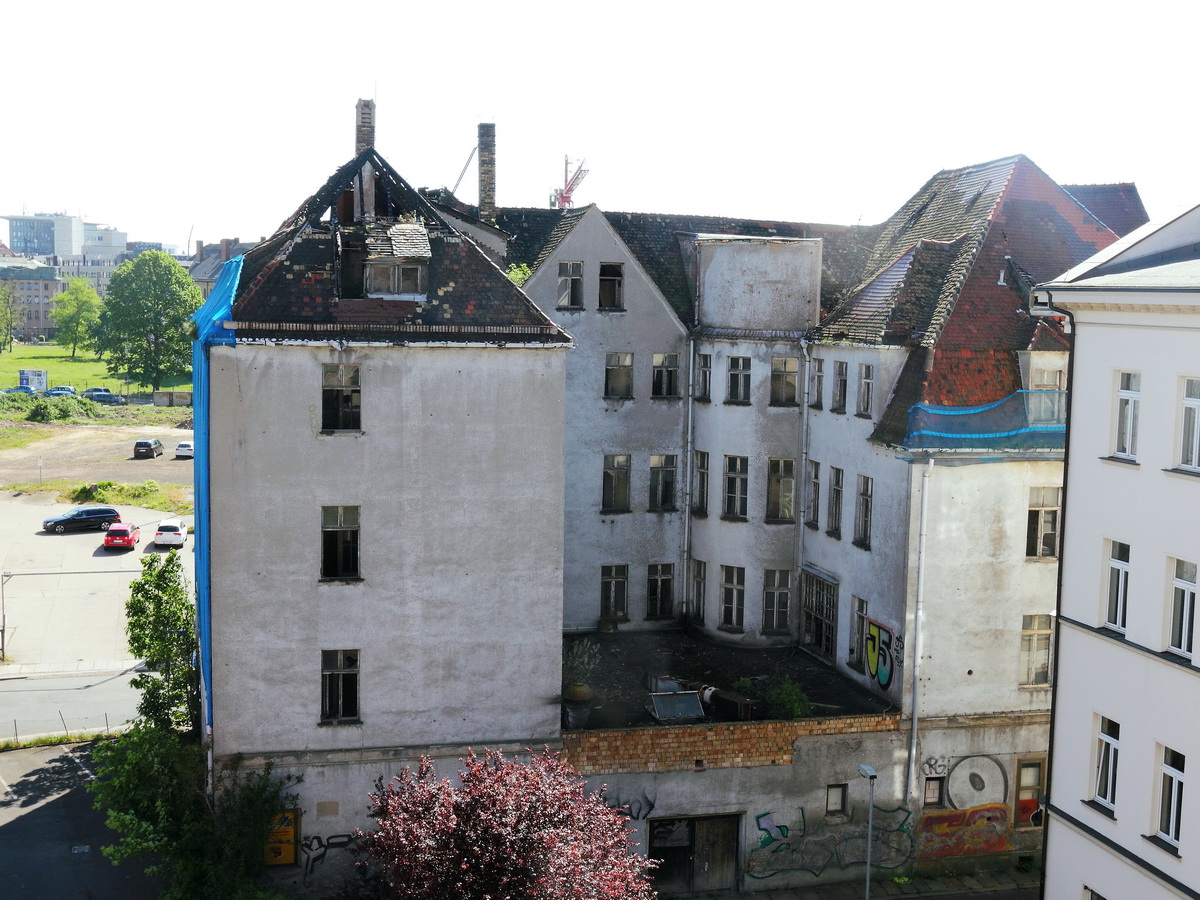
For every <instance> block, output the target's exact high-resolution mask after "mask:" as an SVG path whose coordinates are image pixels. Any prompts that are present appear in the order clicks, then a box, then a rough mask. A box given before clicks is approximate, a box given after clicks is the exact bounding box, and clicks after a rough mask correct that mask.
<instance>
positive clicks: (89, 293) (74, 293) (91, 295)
mask: <svg viewBox="0 0 1200 900" xmlns="http://www.w3.org/2000/svg"><path fill="white" fill-rule="evenodd" d="M100 307H101V304H100V297H99V295H97V293H96V289H95V288H94V287H92V283H91V282H90V281H88V280H87V279H86V278H72V279H71V280H70V281H69V282H68V283H67V289H66V290H65V291H63V292H62V293H61V294H59V295H58V296H57V297H55V298H54V309H52V310H50V318H51V319H53V320H54V339H55V340H56V341H58V343H59V344H61V345H62V346H64V347H68V346H69V347H70V348H71V358H72V359H74V358H75V349H76V348H77V347H79V346H80V345H81V344H82V345H83V346H84V347H86V346H87V345H88V342H89V341H91V339H92V335H93V334H94V333H95V329H96V325H97V323H98V322H99V321H100Z"/></svg>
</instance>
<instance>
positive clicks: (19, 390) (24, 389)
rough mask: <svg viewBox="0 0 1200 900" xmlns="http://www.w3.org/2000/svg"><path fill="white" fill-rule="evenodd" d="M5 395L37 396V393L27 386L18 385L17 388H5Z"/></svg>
mask: <svg viewBox="0 0 1200 900" xmlns="http://www.w3.org/2000/svg"><path fill="white" fill-rule="evenodd" d="M4 393H6V394H36V393H37V391H35V390H34V389H33V388H31V387H30V386H29V385H27V384H18V385H17V386H16V387H10V388H5V389H4Z"/></svg>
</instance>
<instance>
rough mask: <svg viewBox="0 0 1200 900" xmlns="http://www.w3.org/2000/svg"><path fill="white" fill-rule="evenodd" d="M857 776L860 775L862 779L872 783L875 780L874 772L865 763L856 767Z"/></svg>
mask: <svg viewBox="0 0 1200 900" xmlns="http://www.w3.org/2000/svg"><path fill="white" fill-rule="evenodd" d="M858 774H859V775H861V776H862V777H863V778H870V779H871V780H872V781H874V780H875V778H876V775H875V770H874V769H872V768H871V767H870V766H868V765H867V764H866V763H863V764H862V765H860V766H859V767H858Z"/></svg>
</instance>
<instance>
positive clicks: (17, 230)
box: [4, 213, 129, 259]
mask: <svg viewBox="0 0 1200 900" xmlns="http://www.w3.org/2000/svg"><path fill="white" fill-rule="evenodd" d="M4 218H6V219H8V231H9V245H10V246H11V247H12V250H13V252H14V253H16V254H17V255H19V256H29V257H41V256H58V257H66V258H69V257H86V258H90V259H112V258H114V257H116V256H119V255H120V254H122V253H124V252H125V245H126V244H127V243H128V241H129V235H128V234H126V233H125V232H124V231H118V230H117V229H116V228H113V227H112V226H110V225H97V224H95V223H93V222H85V221H83V219H81V218H79V217H78V216H68V215H63V214H61V213H56V214H53V215H51V214H47V213H35V214H33V215H31V216H4Z"/></svg>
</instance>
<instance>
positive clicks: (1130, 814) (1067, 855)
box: [1039, 209, 1200, 898]
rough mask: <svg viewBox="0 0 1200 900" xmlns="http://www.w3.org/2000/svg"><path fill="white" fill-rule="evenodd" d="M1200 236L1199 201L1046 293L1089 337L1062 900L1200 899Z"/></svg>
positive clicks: (1056, 871)
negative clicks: (1199, 718)
mask: <svg viewBox="0 0 1200 900" xmlns="http://www.w3.org/2000/svg"><path fill="white" fill-rule="evenodd" d="M1198 241H1200V209H1194V210H1192V211H1191V212H1189V213H1187V214H1185V215H1184V216H1182V217H1180V218H1178V219H1176V220H1174V221H1173V222H1170V223H1168V224H1167V225H1164V226H1153V225H1149V226H1145V227H1144V228H1143V229H1140V230H1139V231H1136V232H1134V233H1133V234H1131V235H1129V236H1128V237H1126V238H1125V239H1123V240H1122V241H1120V242H1118V243H1117V244H1114V245H1113V246H1112V247H1110V248H1108V250H1106V251H1104V252H1102V253H1100V254H1098V255H1097V256H1095V257H1093V258H1092V259H1091V260H1089V261H1088V262H1087V263H1084V264H1083V265H1081V266H1079V267H1077V268H1076V269H1074V270H1072V271H1070V272H1068V273H1066V274H1065V275H1063V276H1061V277H1060V278H1058V279H1056V280H1055V281H1054V282H1051V283H1048V284H1046V285H1042V286H1041V290H1040V292H1039V299H1041V300H1042V308H1043V310H1044V311H1045V312H1048V313H1055V312H1062V311H1065V312H1066V313H1068V314H1069V315H1070V316H1071V318H1072V319H1073V322H1074V327H1075V335H1076V336H1075V359H1074V367H1073V372H1072V376H1071V394H1072V413H1071V421H1070V456H1069V460H1068V476H1067V518H1066V533H1065V546H1064V563H1063V575H1062V590H1061V594H1060V598H1059V613H1060V616H1059V644H1058V650H1057V653H1058V676H1057V684H1056V688H1055V712H1054V723H1053V744H1052V750H1051V753H1052V779H1053V780H1052V785H1051V790H1050V826H1049V831H1048V834H1047V839H1046V842H1047V860H1046V896H1047V897H1055V898H1058V897H1064V898H1076V897H1084V898H1090V897H1092V896H1103V897H1109V898H1114V897H1134V896H1136V897H1145V898H1159V897H1164V898H1165V897H1200V803H1198V802H1197V800H1196V796H1195V792H1194V790H1193V788H1192V787H1191V785H1189V784H1187V779H1189V778H1194V777H1195V776H1194V772H1193V771H1192V770H1193V769H1195V768H1196V767H1197V761H1200V729H1198V728H1197V725H1196V721H1195V716H1193V715H1192V714H1191V710H1192V709H1194V708H1195V706H1196V703H1197V701H1200V668H1197V667H1196V665H1195V663H1194V657H1192V655H1191V653H1190V650H1191V649H1192V647H1191V644H1192V640H1191V635H1192V623H1193V621H1194V598H1195V589H1196V588H1195V580H1196V577H1195V563H1196V562H1198V561H1200V547H1198V545H1197V540H1198V535H1200V527H1198V526H1200V518H1198V516H1197V512H1196V510H1197V499H1198V498H1200V493H1198V492H1200V466H1197V461H1196V458H1195V456H1194V454H1192V453H1191V448H1192V447H1193V446H1194V442H1195V436H1194V435H1195V429H1196V427H1197V426H1196V424H1195V423H1196V419H1195V417H1194V415H1193V414H1192V413H1191V412H1190V410H1191V408H1192V403H1191V402H1189V395H1190V396H1195V395H1197V394H1198V393H1200V365H1198V364H1197V360H1198V359H1200V356H1198V354H1197V350H1198V348H1200V342H1198V335H1200V262H1198V261H1197V254H1196V251H1195V247H1196V244H1197V242H1198ZM1051 304H1053V306H1051ZM1192 402H1194V401H1192ZM1129 414H1133V415H1132V416H1131V415H1129ZM1123 423H1124V424H1123ZM1130 424H1132V433H1131V431H1130V428H1129V425H1130ZM1129 436H1132V437H1133V438H1134V440H1132V441H1131V440H1129V439H1128V437H1129ZM1114 726H1115V727H1114ZM1089 891H1092V892H1094V894H1089V893H1088V892H1089Z"/></svg>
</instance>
